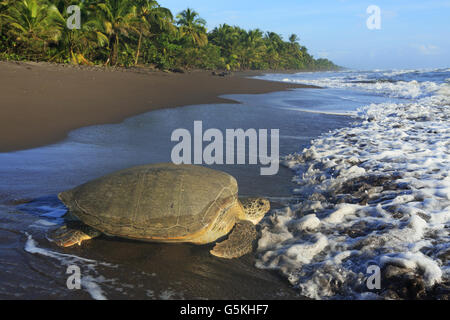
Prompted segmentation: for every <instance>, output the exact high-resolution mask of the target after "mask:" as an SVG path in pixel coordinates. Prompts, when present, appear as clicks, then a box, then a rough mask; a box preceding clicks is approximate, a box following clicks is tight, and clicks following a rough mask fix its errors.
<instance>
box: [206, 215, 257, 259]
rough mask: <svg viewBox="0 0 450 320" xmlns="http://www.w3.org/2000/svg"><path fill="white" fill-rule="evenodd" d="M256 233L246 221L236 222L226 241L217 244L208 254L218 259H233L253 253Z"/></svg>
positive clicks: (252, 226) (252, 225)
mask: <svg viewBox="0 0 450 320" xmlns="http://www.w3.org/2000/svg"><path fill="white" fill-rule="evenodd" d="M257 236H258V233H257V231H256V228H255V225H254V224H253V223H251V222H250V221H247V220H239V221H238V222H236V225H235V226H234V228H233V230H232V231H231V233H230V235H229V236H228V239H226V240H224V241H222V242H219V243H217V244H216V245H215V246H214V248H213V249H212V250H211V251H210V253H211V254H212V255H214V256H216V257H219V258H225V259H233V258H239V257H242V256H243V255H245V254H247V253H250V252H252V251H253V242H254V241H255V240H256V238H257Z"/></svg>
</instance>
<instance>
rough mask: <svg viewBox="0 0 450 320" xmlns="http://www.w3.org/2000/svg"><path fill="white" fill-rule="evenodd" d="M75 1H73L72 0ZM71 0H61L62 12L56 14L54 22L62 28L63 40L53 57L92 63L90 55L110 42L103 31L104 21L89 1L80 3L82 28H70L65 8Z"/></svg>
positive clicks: (73, 61)
mask: <svg viewBox="0 0 450 320" xmlns="http://www.w3.org/2000/svg"><path fill="white" fill-rule="evenodd" d="M72 2H73V1H72ZM70 4H71V1H61V4H60V8H61V11H62V13H61V12H58V14H56V15H55V16H56V18H55V20H54V23H55V24H57V25H59V26H60V28H61V30H62V36H61V40H60V41H59V49H60V50H59V52H58V54H57V55H56V56H55V57H53V58H52V59H56V58H58V56H64V57H66V58H69V59H70V61H71V62H72V63H73V64H90V61H89V57H88V55H90V54H92V53H95V52H96V50H95V49H97V48H101V47H104V46H106V45H108V44H109V39H108V37H107V36H106V35H105V34H104V33H102V32H101V30H102V22H101V21H100V20H99V19H98V17H97V16H96V15H95V14H94V12H93V11H92V9H93V8H94V7H93V6H92V4H91V3H89V2H88V1H83V2H81V3H79V4H78V6H79V7H80V12H81V13H82V23H81V29H80V30H77V29H73V30H71V29H69V28H67V27H66V23H67V19H68V15H69V14H68V13H67V11H66V10H65V9H66V8H67V7H66V5H70Z"/></svg>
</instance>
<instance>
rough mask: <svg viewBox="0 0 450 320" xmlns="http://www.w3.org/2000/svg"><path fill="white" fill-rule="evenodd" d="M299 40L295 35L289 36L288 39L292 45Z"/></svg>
mask: <svg viewBox="0 0 450 320" xmlns="http://www.w3.org/2000/svg"><path fill="white" fill-rule="evenodd" d="M299 40H300V38H299V37H298V35H296V34H295V33H293V34H291V36H290V37H289V42H290V43H292V44H294V43H296V42H298V41H299Z"/></svg>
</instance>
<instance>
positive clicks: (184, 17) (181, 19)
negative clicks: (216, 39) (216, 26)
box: [177, 8, 208, 47]
mask: <svg viewBox="0 0 450 320" xmlns="http://www.w3.org/2000/svg"><path fill="white" fill-rule="evenodd" d="M177 19H178V20H177V25H179V26H180V29H181V35H182V36H185V37H186V38H187V39H189V41H190V42H191V43H193V44H194V45H198V46H199V47H203V46H205V45H206V44H208V36H207V35H206V28H205V25H206V21H205V20H204V19H202V18H200V16H199V14H198V13H197V12H196V11H194V10H192V9H190V8H187V9H186V10H184V11H182V12H180V13H179V14H178V15H177Z"/></svg>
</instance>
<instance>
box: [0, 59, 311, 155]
mask: <svg viewBox="0 0 450 320" xmlns="http://www.w3.org/2000/svg"><path fill="white" fill-rule="evenodd" d="M250 74H254V75H256V74H257V73H235V74H233V75H231V76H226V77H219V76H213V75H212V74H211V72H209V71H194V72H190V73H184V74H180V73H176V74H174V73H165V72H161V71H152V70H149V69H130V70H127V69H117V70H115V69H110V70H108V69H104V68H100V67H74V66H65V65H56V64H46V63H33V62H23V63H22V62H21V63H14V62H0V137H1V139H0V152H7V151H13V150H21V149H28V148H32V147H37V146H42V145H46V144H50V143H54V142H57V141H60V140H62V139H64V138H65V137H66V135H67V133H68V132H69V131H71V130H74V129H76V128H80V127H84V126H89V125H95V124H103V123H117V122H121V121H122V120H123V119H125V118H127V117H130V116H133V115H137V114H141V113H143V112H147V111H151V110H157V109H161V108H173V107H178V106H185V105H196V104H206V103H229V102H231V101H229V100H226V99H223V98H220V97H219V96H220V95H224V94H259V93H267V92H273V91H282V90H287V89H291V88H301V87H307V86H303V85H294V84H284V83H277V82H268V81H262V80H255V79H248V78H246V76H248V75H250Z"/></svg>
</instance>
